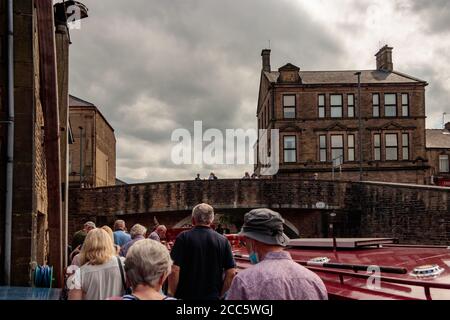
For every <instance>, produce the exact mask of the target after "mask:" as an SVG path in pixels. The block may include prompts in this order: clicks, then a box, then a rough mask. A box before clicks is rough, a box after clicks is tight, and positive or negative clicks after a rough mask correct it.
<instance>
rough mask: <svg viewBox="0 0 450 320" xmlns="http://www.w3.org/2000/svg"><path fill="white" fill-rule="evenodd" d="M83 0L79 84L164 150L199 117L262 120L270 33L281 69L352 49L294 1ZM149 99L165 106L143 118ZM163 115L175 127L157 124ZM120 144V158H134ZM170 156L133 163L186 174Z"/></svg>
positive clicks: (124, 130) (111, 116) (211, 123)
mask: <svg viewBox="0 0 450 320" xmlns="http://www.w3.org/2000/svg"><path fill="white" fill-rule="evenodd" d="M83 2H84V3H85V4H86V5H87V6H88V8H89V14H90V17H89V18H88V19H87V20H84V21H83V22H82V29H81V30H76V31H72V41H73V45H72V47H71V91H72V93H73V94H75V95H77V96H80V97H81V98H83V99H87V100H89V101H92V102H94V103H95V104H97V105H98V107H99V108H100V109H101V110H102V112H103V113H104V115H105V116H106V117H107V118H108V120H109V121H110V122H111V123H112V125H113V126H114V128H115V129H116V134H117V136H118V137H121V135H126V136H127V137H129V139H128V140H127V141H128V143H133V144H134V143H135V144H136V149H138V150H139V149H142V148H149V147H148V146H145V145H142V141H151V142H152V143H153V144H155V145H157V147H155V146H152V148H155V149H154V152H158V149H159V150H161V151H162V152H166V151H165V149H166V147H167V144H168V143H169V142H170V135H171V132H172V130H173V129H175V127H184V128H187V129H189V130H191V129H192V127H193V122H194V120H203V121H204V126H205V128H207V127H214V128H219V129H225V128H240V127H242V128H252V127H255V126H256V119H255V111H256V100H257V90H258V82H259V73H260V69H261V62H260V50H261V49H262V48H263V47H266V46H267V45H268V40H269V39H270V40H271V41H272V49H273V59H272V60H273V61H272V66H273V68H275V67H278V66H281V65H283V64H284V63H286V62H292V63H295V64H297V65H299V66H300V67H302V68H310V69H313V68H319V67H321V66H326V65H328V66H329V63H327V61H332V60H333V58H336V57H338V56H339V55H341V54H342V53H343V52H342V50H341V48H340V45H339V43H338V42H337V41H336V40H334V38H333V36H332V35H330V34H328V33H327V32H325V31H324V29H322V28H321V26H320V25H318V24H317V23H315V22H313V20H312V18H311V17H309V16H308V15H307V14H306V12H305V11H304V10H302V9H301V7H299V6H297V5H295V4H294V3H293V2H289V1H283V0H282V1H275V0H272V1H270V0H244V1H218V0H209V1H200V0H183V1H182V0H171V1H160V0H151V1H149V0H145V1H144V0H130V1H122V0H108V1H98V0H97V1H94V0H85V1H83ZM145 98H148V99H149V100H150V101H152V103H155V104H156V103H157V102H158V106H157V107H153V108H152V109H151V110H152V112H151V113H150V114H148V113H145V117H142V116H141V115H140V114H136V113H138V111H137V110H135V109H133V108H134V107H135V106H136V105H137V103H138V102H139V101H140V99H144V100H145ZM248 101H251V102H252V103H251V104H249V103H247V104H245V106H246V107H245V108H246V109H244V102H248ZM164 108H168V109H169V110H164ZM249 108H251V110H250V109H249ZM167 111H169V112H167ZM161 118H164V119H165V120H167V121H166V122H167V125H166V126H157V125H155V124H158V121H159V119H161ZM145 123H148V125H145ZM158 146H159V147H158ZM117 148H118V159H119V160H120V159H122V158H124V159H126V160H127V161H131V162H132V161H133V159H132V157H133V156H132V155H131V156H130V155H128V154H127V151H125V150H124V148H123V147H122V146H121V145H120V144H118V146H117ZM165 158H166V161H165V163H164V161H161V162H158V163H157V164H156V163H155V164H154V165H157V166H158V167H153V164H146V163H145V162H142V161H141V160H138V161H136V163H135V164H131V163H127V166H129V167H131V168H137V167H139V166H145V167H146V168H152V170H155V171H156V170H158V168H160V170H159V171H158V172H160V176H161V177H163V176H164V175H165V174H168V176H167V179H176V178H183V177H178V176H176V175H177V174H180V172H178V171H176V170H170V172H167V170H166V171H165V170H164V168H171V166H170V165H168V164H167V163H169V161H170V154H166V156H165ZM124 169H126V168H124ZM171 169H173V168H171ZM230 170H240V169H237V168H235V169H230ZM119 171H120V168H119ZM181 171H182V172H183V173H182V174H184V175H187V174H188V173H189V172H188V169H184V170H181ZM172 172H173V173H172ZM236 172H238V171H236ZM191 175H192V174H189V176H191ZM239 175H240V174H239ZM158 177H159V176H158ZM147 178H149V177H147ZM184 178H186V177H184Z"/></svg>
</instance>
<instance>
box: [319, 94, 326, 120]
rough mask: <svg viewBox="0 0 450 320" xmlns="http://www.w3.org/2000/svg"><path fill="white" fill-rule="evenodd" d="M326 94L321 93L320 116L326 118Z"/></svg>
mask: <svg viewBox="0 0 450 320" xmlns="http://www.w3.org/2000/svg"><path fill="white" fill-rule="evenodd" d="M325 115H326V113H325V95H324V94H319V118H325Z"/></svg>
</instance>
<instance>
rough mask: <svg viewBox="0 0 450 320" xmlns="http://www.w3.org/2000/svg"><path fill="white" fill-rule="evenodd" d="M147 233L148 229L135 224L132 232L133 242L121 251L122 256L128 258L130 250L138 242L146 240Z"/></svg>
mask: <svg viewBox="0 0 450 320" xmlns="http://www.w3.org/2000/svg"><path fill="white" fill-rule="evenodd" d="M146 233H147V228H146V227H144V226H143V225H140V224H135V225H134V226H133V227H132V228H131V230H130V236H131V241H129V242H127V243H126V244H125V245H124V246H123V247H122V248H121V249H120V253H119V254H120V256H121V257H126V256H127V253H128V250H129V249H130V248H131V246H133V245H134V244H135V243H136V242H138V241H141V240H144V239H145V234H146Z"/></svg>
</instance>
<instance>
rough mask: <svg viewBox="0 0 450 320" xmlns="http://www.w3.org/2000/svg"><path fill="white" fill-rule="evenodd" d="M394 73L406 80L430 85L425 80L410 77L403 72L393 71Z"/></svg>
mask: <svg viewBox="0 0 450 320" xmlns="http://www.w3.org/2000/svg"><path fill="white" fill-rule="evenodd" d="M392 73H395V74H397V75H399V76H402V77H405V78H408V79H411V80H415V81H418V82H424V83H428V82H426V81H425V80H422V79H419V78H416V77H413V76H410V75H408V74H406V73H403V72H400V71H392Z"/></svg>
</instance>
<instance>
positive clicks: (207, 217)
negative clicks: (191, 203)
mask: <svg viewBox="0 0 450 320" xmlns="http://www.w3.org/2000/svg"><path fill="white" fill-rule="evenodd" d="M192 217H193V218H194V221H195V223H197V224H204V225H209V224H211V223H212V222H213V221H214V209H213V207H211V206H210V205H209V204H206V203H202V204H199V205H197V206H196V207H195V208H194V209H192Z"/></svg>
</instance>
